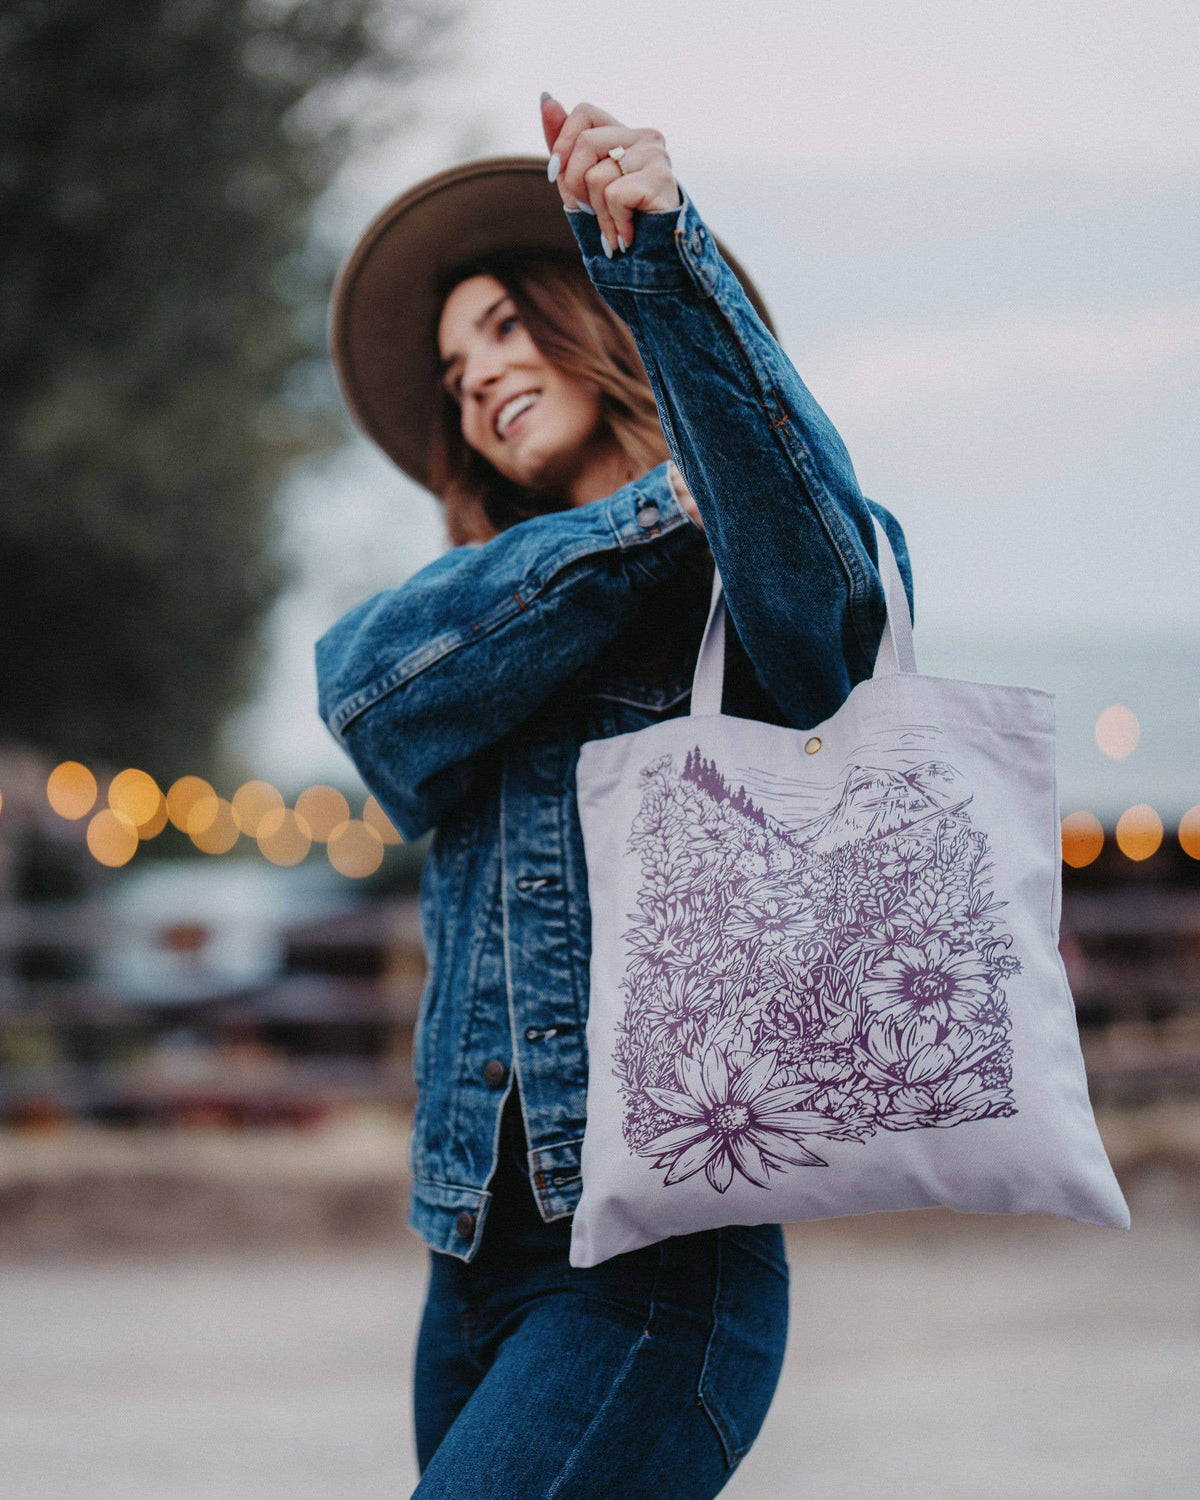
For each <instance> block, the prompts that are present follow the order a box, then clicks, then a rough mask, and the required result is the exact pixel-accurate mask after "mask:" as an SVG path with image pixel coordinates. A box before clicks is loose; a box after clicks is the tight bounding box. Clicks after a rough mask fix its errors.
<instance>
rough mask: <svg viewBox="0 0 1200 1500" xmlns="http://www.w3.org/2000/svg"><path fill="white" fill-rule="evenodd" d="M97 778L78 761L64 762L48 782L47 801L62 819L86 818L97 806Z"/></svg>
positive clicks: (53, 772)
mask: <svg viewBox="0 0 1200 1500" xmlns="http://www.w3.org/2000/svg"><path fill="white" fill-rule="evenodd" d="M99 791H100V788H99V787H98V786H97V784H96V778H95V777H94V776H93V775H92V773H91V772H90V771H89V770H88V768H87V767H86V766H85V765H82V764H81V763H80V762H79V761H77V760H64V761H63V762H62V764H61V765H57V766H55V768H54V769H53V771H51V772H50V775H49V777H48V778H47V780H46V800H47V801H48V802H49V803H50V806H51V807H52V808H53V809H54V811H55V812H56V813H57V814H58V815H59V817H60V818H71V819H75V818H85V817H87V815H88V813H90V812H91V810H92V808H93V807H95V805H96V797H97V796H98V795H99Z"/></svg>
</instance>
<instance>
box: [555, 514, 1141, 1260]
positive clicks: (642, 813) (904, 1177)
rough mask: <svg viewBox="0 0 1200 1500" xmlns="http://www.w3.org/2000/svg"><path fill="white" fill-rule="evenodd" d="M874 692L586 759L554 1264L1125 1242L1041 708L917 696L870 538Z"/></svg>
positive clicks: (884, 564)
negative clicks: (1099, 1121)
mask: <svg viewBox="0 0 1200 1500" xmlns="http://www.w3.org/2000/svg"><path fill="white" fill-rule="evenodd" d="M875 532H876V538H877V543H878V551H879V566H880V573H881V576H882V578H883V582H884V588H885V593H886V597H887V611H888V614H887V623H886V625H885V628H884V632H883V638H882V640H881V641H880V646H879V652H878V657H877V660H876V664H875V671H874V675H873V676H872V677H871V678H870V679H868V680H867V681H865V682H860V683H859V684H858V685H857V686H856V687H855V688H854V689H853V690H852V691H851V693H850V694H849V696H848V697H847V698H846V701H845V702H844V703H843V704H842V706H841V708H839V709H838V711H837V712H836V713H835V714H834V715H833V716H832V717H831V718H829V719H827V720H826V721H825V722H824V723H822V724H819V725H814V726H813V727H812V728H811V729H809V730H804V731H798V730H792V729H787V728H780V727H778V726H776V725H771V724H763V723H759V722H757V721H755V720H750V719H737V718H732V717H729V716H727V715H724V714H722V713H721V688H722V677H723V670H724V666H723V663H724V638H725V632H724V600H723V598H722V596H721V582H720V578H719V577H717V578H716V579H715V580H714V584H713V600H712V608H711V610H710V613H709V618H708V624H707V627H706V629H705V634H704V639H703V641H702V643H701V647H700V653H699V657H698V659H697V662H696V673H695V679H694V683H693V690H692V704H691V713H690V715H689V716H688V717H686V718H674V719H667V720H664V721H662V722H660V723H657V724H653V725H651V726H650V727H649V728H646V729H642V730H638V731H636V732H634V733H631V734H623V735H617V736H615V737H613V738H610V739H603V740H591V741H588V742H587V743H586V744H584V745H583V746H582V747H581V751H580V756H579V764H578V771H577V785H578V793H579V814H580V820H581V824H582V828H583V836H584V847H585V851H586V855H587V865H588V894H589V900H590V904H591V911H592V958H591V1000H590V1011H589V1016H588V1023H587V1042H588V1057H589V1077H588V1095H587V1124H586V1130H585V1134H584V1140H583V1151H582V1177H583V1190H582V1197H581V1200H580V1203H579V1206H578V1208H577V1209H576V1212H575V1217H574V1223H573V1226H572V1233H571V1252H570V1259H571V1264H572V1265H575V1266H590V1265H596V1264H598V1263H599V1262H601V1261H604V1260H607V1259H608V1258H609V1257H610V1256H613V1255H617V1254H620V1253H622V1252H624V1251H627V1250H634V1249H637V1248H639V1247H640V1246H643V1245H647V1244H651V1243H653V1242H655V1241H656V1240H661V1239H665V1238H667V1237H668V1236H671V1235H676V1234H690V1233H693V1232H695V1231H697V1230H701V1229H711V1228H717V1227H720V1226H722V1225H727V1224H760V1223H771V1222H787V1221H793V1220H802V1219H817V1218H825V1217H829V1216H834V1215H841V1214H859V1213H870V1212H873V1211H876V1210H883V1209H906V1208H919V1207H931V1206H934V1205H938V1204H940V1205H945V1206H947V1207H950V1208H955V1209H960V1210H965V1211H973V1212H982V1213H1053V1214H1061V1215H1064V1216H1066V1217H1068V1218H1072V1219H1077V1220H1080V1221H1082V1222H1085V1223H1094V1224H1105V1225H1112V1226H1116V1227H1122V1228H1124V1227H1127V1226H1128V1223H1129V1212H1128V1209H1127V1207H1126V1205H1125V1200H1124V1198H1123V1197H1122V1195H1121V1191H1120V1188H1119V1187H1118V1185H1117V1181H1116V1178H1115V1176H1114V1175H1113V1171H1112V1168H1111V1166H1110V1164H1109V1161H1108V1158H1107V1156H1106V1155H1105V1152H1104V1147H1103V1145H1102V1143H1101V1141H1100V1136H1099V1133H1098V1131H1097V1130H1096V1125H1095V1120H1094V1118H1093V1115H1092V1110H1091V1105H1090V1103H1089V1100H1088V1093H1087V1082H1086V1078H1085V1074H1084V1067H1083V1058H1082V1055H1081V1052H1080V1048H1079V1033H1078V1029H1077V1026H1076V1021H1075V1009H1074V1002H1073V1000H1072V998H1071V993H1070V989H1069V987H1068V983H1067V977H1066V971H1065V969H1064V968H1063V965H1062V960H1061V959H1060V957H1059V953H1058V925H1059V912H1060V907H1061V894H1062V869H1061V855H1060V843H1059V826H1060V825H1059V809H1058V794H1057V788H1056V784H1055V769H1054V700H1053V698H1052V696H1051V695H1050V694H1048V693H1045V692H1041V691H1039V690H1037V689H1034V688H1023V687H1007V686H1000V685H996V684H990V683H976V682H966V681H957V680H953V679H948V678H936V677H923V676H921V675H919V673H918V672H917V670H916V661H915V657H914V655H913V646H912V625H911V620H910V618H909V613H908V603H907V599H906V597H905V594H904V586H903V583H902V581H901V578H900V573H899V569H898V568H897V566H896V561H895V557H894V555H893V553H892V549H891V545H890V543H889V541H888V539H887V536H886V533H885V532H884V531H883V529H882V528H881V527H880V526H879V524H878V523H876V527H875Z"/></svg>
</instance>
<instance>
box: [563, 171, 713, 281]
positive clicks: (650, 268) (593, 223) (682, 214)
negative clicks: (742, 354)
mask: <svg viewBox="0 0 1200 1500" xmlns="http://www.w3.org/2000/svg"><path fill="white" fill-rule="evenodd" d="M679 195H680V197H681V198H682V199H683V202H682V203H681V204H680V206H679V207H678V208H667V209H662V210H661V211H659V212H658V213H643V212H642V211H641V210H640V209H635V210H634V215H633V244H632V246H631V247H630V248H629V249H628V250H626V251H624V252H622V251H619V250H614V251H613V256H612V259H611V260H610V259H609V258H608V256H606V255H605V253H604V249H603V247H602V245H601V244H600V225H599V223H598V221H597V219H596V216H595V215H594V214H591V213H588V212H587V211H586V210H584V209H580V208H576V209H564V210H563V212H564V213H565V214H566V216H567V222H568V224H570V226H571V229H572V232H573V233H574V235H575V240H576V243H577V244H578V245H579V248H580V251H581V252H582V254H583V263H584V265H585V266H586V268H587V273H588V275H589V276H590V277H591V279H592V282H593V284H594V285H595V286H597V287H613V288H616V289H619V290H624V291H632V292H638V291H645V292H663V291H683V292H687V291H691V292H695V293H697V294H698V295H699V296H701V297H711V296H712V294H713V290H714V288H715V287H716V284H717V273H718V268H719V266H720V264H721V256H720V252H719V251H718V250H717V247H716V245H715V244H714V243H713V237H712V235H711V234H710V233H709V231H708V229H707V227H706V226H705V224H704V221H703V220H702V219H701V217H700V215H699V214H698V213H697V212H696V208H695V205H694V204H693V203H692V200H691V199H690V198H689V197H688V195H687V193H686V192H685V191H684V189H683V187H682V186H681V187H680V189H679Z"/></svg>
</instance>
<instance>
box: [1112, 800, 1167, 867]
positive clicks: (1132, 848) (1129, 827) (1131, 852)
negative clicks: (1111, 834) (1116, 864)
mask: <svg viewBox="0 0 1200 1500" xmlns="http://www.w3.org/2000/svg"><path fill="white" fill-rule="evenodd" d="M1162 839H1163V824H1162V819H1161V818H1160V817H1159V815H1158V814H1157V813H1156V812H1155V810H1154V809H1153V808H1152V807H1151V806H1150V804H1149V803H1148V802H1138V803H1136V804H1135V805H1134V806H1133V807H1127V808H1126V809H1125V811H1124V812H1123V813H1122V814H1121V816H1120V817H1119V818H1118V819H1117V846H1118V848H1119V849H1120V850H1121V853H1122V854H1124V855H1125V856H1126V857H1127V858H1129V859H1149V858H1150V856H1151V855H1152V854H1153V853H1154V852H1155V851H1156V850H1157V849H1158V846H1159V845H1160V844H1161V843H1162Z"/></svg>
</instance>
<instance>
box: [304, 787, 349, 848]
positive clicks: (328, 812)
mask: <svg viewBox="0 0 1200 1500" xmlns="http://www.w3.org/2000/svg"><path fill="white" fill-rule="evenodd" d="M296 812H297V815H298V816H299V817H301V818H303V819H304V821H305V822H306V823H307V824H308V828H309V832H310V833H311V834H312V836H313V838H314V839H316V841H317V843H318V844H324V843H325V842H326V841H327V840H328V838H329V835H330V834H331V833H332V832H333V830H334V829H335V828H336V827H337V826H338V824H339V823H347V822H349V820H350V804H349V803H348V802H347V801H346V799H345V797H343V796H342V794H341V792H339V791H338V789H337V788H336V787H333V786H322V785H319V784H318V785H317V786H310V787H305V789H304V791H302V792H301V793H300V795H299V796H298V797H297V798H296Z"/></svg>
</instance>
